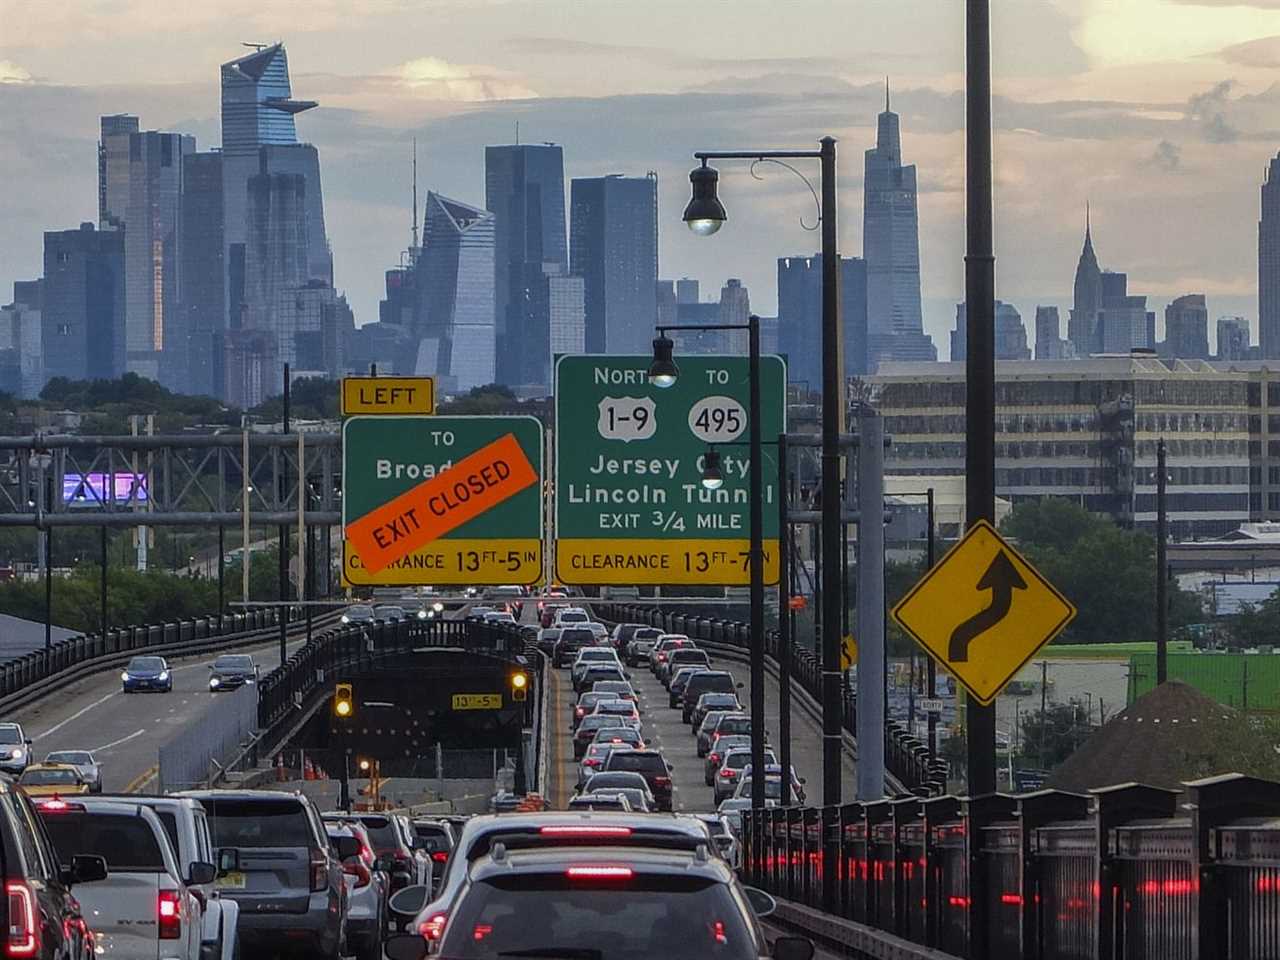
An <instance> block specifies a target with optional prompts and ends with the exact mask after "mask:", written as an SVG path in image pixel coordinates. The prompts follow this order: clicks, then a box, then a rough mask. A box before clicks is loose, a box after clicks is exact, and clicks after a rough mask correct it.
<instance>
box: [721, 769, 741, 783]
mask: <svg viewBox="0 0 1280 960" xmlns="http://www.w3.org/2000/svg"><path fill="white" fill-rule="evenodd" d="M737 775H738V771H737V770H734V769H732V768H731V767H725V768H724V769H723V770H721V771H720V776H722V777H724V778H725V779H726V780H732V779H733V778H734V777H736V776H737Z"/></svg>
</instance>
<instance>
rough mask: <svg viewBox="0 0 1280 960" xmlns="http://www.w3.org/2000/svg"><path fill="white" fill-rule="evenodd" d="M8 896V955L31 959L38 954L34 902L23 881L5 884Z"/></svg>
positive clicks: (29, 889)
mask: <svg viewBox="0 0 1280 960" xmlns="http://www.w3.org/2000/svg"><path fill="white" fill-rule="evenodd" d="M5 891H6V892H7V893H8V895H9V939H8V941H7V947H8V951H7V952H8V955H9V956H11V957H33V956H35V955H36V954H37V953H39V952H40V925H39V924H38V923H37V922H36V901H35V896H34V895H33V894H32V893H31V887H29V886H28V885H27V882H26V881H25V880H10V881H9V882H8V883H6V884H5Z"/></svg>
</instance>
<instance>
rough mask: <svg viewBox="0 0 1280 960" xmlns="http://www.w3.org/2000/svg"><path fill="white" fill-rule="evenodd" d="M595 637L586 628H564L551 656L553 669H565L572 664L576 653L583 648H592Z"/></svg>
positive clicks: (594, 643)
mask: <svg viewBox="0 0 1280 960" xmlns="http://www.w3.org/2000/svg"><path fill="white" fill-rule="evenodd" d="M595 645H596V635H595V634H594V633H592V632H591V631H590V630H588V629H587V628H586V627H571V626H564V627H562V628H561V629H560V636H559V638H557V640H556V646H555V652H554V653H552V655H551V665H552V666H553V667H567V666H569V665H571V664H572V663H573V660H574V658H575V657H576V656H577V655H578V651H579V650H581V649H582V648H583V647H594V646H595Z"/></svg>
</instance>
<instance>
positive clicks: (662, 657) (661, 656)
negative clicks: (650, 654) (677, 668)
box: [658, 653, 667, 663]
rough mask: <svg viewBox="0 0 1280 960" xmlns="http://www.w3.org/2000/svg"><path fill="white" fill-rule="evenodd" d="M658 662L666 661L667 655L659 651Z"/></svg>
mask: <svg viewBox="0 0 1280 960" xmlns="http://www.w3.org/2000/svg"><path fill="white" fill-rule="evenodd" d="M658 662H659V663H666V662H667V655H666V654H665V653H660V654H658Z"/></svg>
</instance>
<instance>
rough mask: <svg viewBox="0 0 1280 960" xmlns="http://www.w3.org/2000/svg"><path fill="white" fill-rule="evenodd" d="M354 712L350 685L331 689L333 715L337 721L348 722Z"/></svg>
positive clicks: (354, 707) (354, 706)
mask: <svg viewBox="0 0 1280 960" xmlns="http://www.w3.org/2000/svg"><path fill="white" fill-rule="evenodd" d="M355 712H356V702H355V700H354V699H353V694H352V693H351V684H349V683H339V684H336V685H335V686H334V688H333V715H334V716H335V717H337V718H338V719H339V720H350V719H351V718H352V717H353V716H355Z"/></svg>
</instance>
